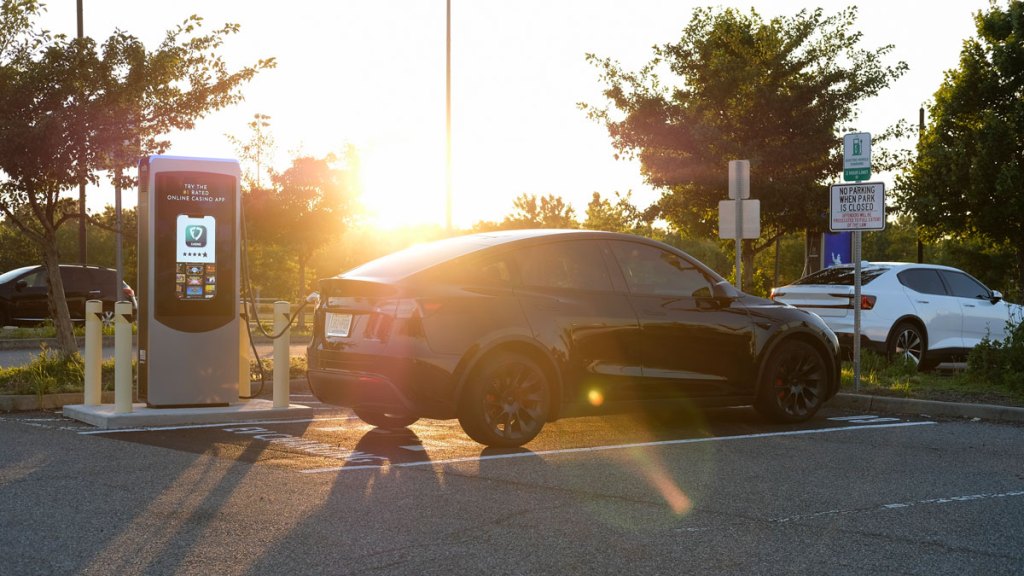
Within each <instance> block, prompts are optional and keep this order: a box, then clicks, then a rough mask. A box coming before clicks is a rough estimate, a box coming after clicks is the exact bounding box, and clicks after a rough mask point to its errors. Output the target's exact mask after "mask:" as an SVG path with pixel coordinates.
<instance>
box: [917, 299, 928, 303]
mask: <svg viewBox="0 0 1024 576" xmlns="http://www.w3.org/2000/svg"><path fill="white" fill-rule="evenodd" d="M917 303H918V304H927V303H928V300H918V301H917Z"/></svg>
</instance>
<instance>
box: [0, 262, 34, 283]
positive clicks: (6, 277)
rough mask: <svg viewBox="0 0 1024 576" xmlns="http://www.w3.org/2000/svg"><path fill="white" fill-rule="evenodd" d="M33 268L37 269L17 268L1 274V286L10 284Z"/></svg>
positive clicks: (28, 267) (29, 267) (30, 267)
mask: <svg viewBox="0 0 1024 576" xmlns="http://www.w3.org/2000/svg"><path fill="white" fill-rule="evenodd" d="M33 268H35V266H24V267H22V268H15V269H14V270H8V271H7V272H4V273H3V274H0V284H4V283H6V282H10V281H11V280H13V279H15V278H17V277H18V276H21V275H22V274H24V273H25V272H28V271H29V270H31V269H33Z"/></svg>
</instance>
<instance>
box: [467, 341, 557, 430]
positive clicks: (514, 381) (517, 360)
mask: <svg viewBox="0 0 1024 576" xmlns="http://www.w3.org/2000/svg"><path fill="white" fill-rule="evenodd" d="M550 405H551V388H550V384H549V382H548V377H547V374H545V373H544V370H543V369H541V367H540V366H539V365H538V364H537V363H536V362H534V361H533V360H531V359H530V358H528V357H526V356H524V355H522V354H515V353H510V352H502V353H499V354H496V355H495V356H492V357H490V358H487V359H485V360H484V361H483V363H482V365H481V366H480V367H479V368H477V369H476V370H474V371H473V373H472V375H471V377H470V379H469V380H468V381H467V382H466V386H465V388H464V390H463V394H462V398H461V401H460V403H459V414H458V416H459V424H461V425H462V429H463V430H464V431H465V432H466V434H467V435H468V436H469V437H470V438H472V439H473V440H475V441H477V442H479V443H481V444H483V445H485V446H494V447H499V448H510V447H516V446H522V445H523V444H526V443H527V442H529V441H530V440H533V439H534V438H535V437H536V436H537V434H539V433H540V431H541V428H543V427H544V424H545V423H546V422H547V419H548V414H549V413H550V410H551V406H550Z"/></svg>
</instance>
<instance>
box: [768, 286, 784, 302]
mask: <svg viewBox="0 0 1024 576" xmlns="http://www.w3.org/2000/svg"><path fill="white" fill-rule="evenodd" d="M776 296H778V297H782V296H783V293H782V292H779V289H778V288H772V292H771V294H769V295H768V297H769V298H771V299H772V300H775V297H776Z"/></svg>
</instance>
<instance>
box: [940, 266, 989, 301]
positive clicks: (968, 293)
mask: <svg viewBox="0 0 1024 576" xmlns="http://www.w3.org/2000/svg"><path fill="white" fill-rule="evenodd" d="M942 277H943V278H945V279H946V283H947V284H949V290H950V292H952V293H953V296H956V297H957V298H984V299H987V298H989V297H990V296H991V295H992V293H991V292H990V291H989V289H988V288H986V287H985V285H984V284H982V283H981V282H978V281H977V280H975V279H974V278H971V277H970V276H968V275H967V274H964V273H963V272H952V271H949V270H943V271H942Z"/></svg>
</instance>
